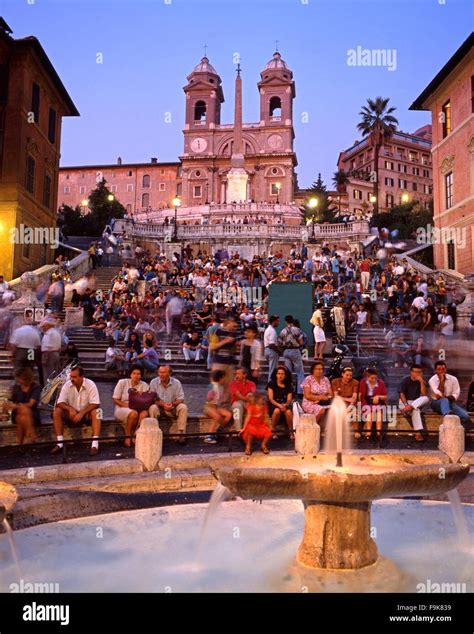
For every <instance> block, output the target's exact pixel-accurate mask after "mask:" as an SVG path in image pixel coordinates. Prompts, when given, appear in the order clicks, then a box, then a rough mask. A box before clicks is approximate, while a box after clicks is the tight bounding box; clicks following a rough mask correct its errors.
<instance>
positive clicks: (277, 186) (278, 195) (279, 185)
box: [275, 183, 281, 205]
mask: <svg viewBox="0 0 474 634" xmlns="http://www.w3.org/2000/svg"><path fill="white" fill-rule="evenodd" d="M275 187H276V190H277V205H279V204H280V189H281V183H275Z"/></svg>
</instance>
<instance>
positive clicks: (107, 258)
mask: <svg viewBox="0 0 474 634" xmlns="http://www.w3.org/2000/svg"><path fill="white" fill-rule="evenodd" d="M113 254H114V247H113V246H112V245H111V244H109V245H108V246H107V247H106V249H105V266H110V258H111V256H112V255H113Z"/></svg>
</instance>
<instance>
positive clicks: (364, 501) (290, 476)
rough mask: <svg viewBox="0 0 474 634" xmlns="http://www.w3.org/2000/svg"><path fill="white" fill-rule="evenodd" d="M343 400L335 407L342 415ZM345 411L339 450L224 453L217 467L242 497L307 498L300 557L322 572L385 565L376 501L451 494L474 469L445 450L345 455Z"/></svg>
mask: <svg viewBox="0 0 474 634" xmlns="http://www.w3.org/2000/svg"><path fill="white" fill-rule="evenodd" d="M335 400H336V399H335ZM339 405H340V404H339ZM339 405H338V404H337V403H336V405H335V406H332V409H333V410H334V411H336V414H337V410H338V411H339V413H340V412H341V409H340V407H339ZM342 412H343V414H342V415H336V416H335V417H334V416H333V417H332V418H333V419H335V421H336V426H337V427H338V429H336V433H335V437H336V439H339V441H338V442H339V445H338V446H336V447H334V451H331V452H325V453H319V454H316V455H307V456H303V457H302V456H293V455H286V456H255V457H254V456H252V457H251V458H222V459H216V460H215V461H213V462H212V464H211V471H212V473H213V475H214V477H215V478H216V479H217V480H218V481H219V482H220V483H221V484H222V485H224V486H225V487H226V488H227V489H229V490H230V492H231V493H232V494H234V495H237V496H240V497H241V498H244V499H254V500H255V499H256V500H270V499H299V500H302V501H303V505H304V510H305V528H304V534H303V539H302V541H301V544H300V546H299V549H298V552H297V555H296V561H297V564H298V565H299V566H302V567H305V568H310V569H315V570H319V571H322V570H328V571H329V570H332V571H342V570H346V571H349V570H360V569H364V568H366V567H369V566H371V565H373V564H375V563H376V562H379V563H380V561H381V560H382V559H383V558H381V557H379V554H378V550H377V546H376V543H375V541H374V540H373V538H372V531H371V504H372V502H373V501H374V500H380V499H383V498H393V497H397V496H414V495H416V496H424V495H435V494H440V493H446V492H448V491H450V490H452V489H455V488H456V487H457V486H458V484H459V483H460V482H461V481H462V480H464V478H465V477H466V476H467V475H468V473H469V465H464V464H452V463H450V464H447V463H445V462H443V459H444V460H446V458H443V456H442V454H439V458H438V457H437V456H436V455H433V454H431V455H424V454H422V453H420V452H417V453H405V452H397V453H375V454H370V453H367V452H357V451H350V452H347V451H345V452H344V451H343V450H342V449H343V448H342V446H341V445H340V443H341V440H342V438H343V437H344V436H347V434H345V433H344V432H343V428H346V427H347V426H348V422H347V415H346V411H345V406H343V408H342ZM332 413H334V412H332Z"/></svg>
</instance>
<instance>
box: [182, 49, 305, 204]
mask: <svg viewBox="0 0 474 634" xmlns="http://www.w3.org/2000/svg"><path fill="white" fill-rule="evenodd" d="M260 76H261V80H260V82H259V83H258V86H257V88H258V93H259V97H260V120H259V121H258V122H255V123H242V95H241V93H240V95H239V91H240V90H241V82H240V68H239V69H238V73H237V81H236V89H235V90H236V95H235V97H236V98H235V113H234V123H233V124H222V123H221V105H222V103H223V102H224V91H223V88H222V82H221V78H220V76H219V75H218V73H217V71H216V70H215V68H214V67H213V66H212V65H211V64H210V62H209V60H208V58H207V57H203V58H202V60H201V61H200V63H199V64H198V65H197V66H196V67H195V68H194V70H193V71H192V73H191V74H190V75H188V77H187V80H188V83H187V84H186V86H185V87H184V93H185V95H186V114H185V126H184V152H183V154H182V156H180V160H181V164H182V190H181V194H182V204H183V206H185V207H194V206H196V205H199V204H206V203H207V204H209V203H221V204H222V203H241V202H246V201H254V202H257V203H263V202H268V203H287V204H288V203H291V202H292V201H293V200H294V192H295V186H296V178H295V171H294V170H295V167H296V165H297V160H296V154H295V152H294V148H293V142H294V136H295V135H294V129H293V99H294V97H295V83H294V80H293V73H292V71H291V70H290V69H289V67H288V65H287V64H286V62H285V61H284V60H283V59H282V57H281V55H280V53H279V52H275V53H274V55H273V57H272V59H271V60H270V61H269V62H268V63H267V64H266V65H265V68H264V69H263V71H262V72H261V74H260ZM240 126H241V130H239V129H236V128H240ZM236 134H237V136H239V135H241V148H236V146H235V144H236V139H235V136H236ZM239 141H240V140H239V139H238V140H237V143H239ZM236 149H237V150H238V151H237V152H236ZM233 154H234V155H236V154H242V155H243V161H242V162H241V165H240V168H241V169H242V168H243V169H244V170H245V172H246V174H247V179H246V188H245V191H244V192H242V195H243V198H242V199H241V200H240V199H239V200H236V199H235V198H234V197H233V196H232V193H233V192H235V190H233V189H231V188H230V187H229V184H230V181H229V178H228V176H229V172H230V170H231V168H232V165H231V159H232V155H233Z"/></svg>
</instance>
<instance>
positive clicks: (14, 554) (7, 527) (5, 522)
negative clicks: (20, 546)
mask: <svg viewBox="0 0 474 634" xmlns="http://www.w3.org/2000/svg"><path fill="white" fill-rule="evenodd" d="M3 527H4V528H5V531H6V533H7V537H8V541H9V542H10V550H11V553H12V557H13V561H14V562H15V568H16V573H17V577H18V581H20V579H22V577H23V575H22V574H21V568H20V561H19V559H18V553H17V550H16V545H15V538H14V537H13V531H12V527H11V526H10V524H9V523H8V520H7V519H6V518H5V519H4V520H3Z"/></svg>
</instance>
